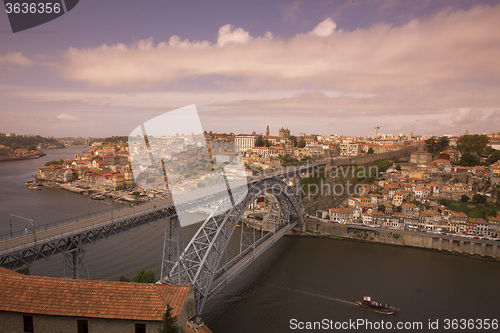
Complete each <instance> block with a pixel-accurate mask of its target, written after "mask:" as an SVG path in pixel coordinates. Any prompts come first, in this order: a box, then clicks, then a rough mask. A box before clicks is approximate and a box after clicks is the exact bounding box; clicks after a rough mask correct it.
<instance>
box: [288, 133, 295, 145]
mask: <svg viewBox="0 0 500 333" xmlns="http://www.w3.org/2000/svg"><path fill="white" fill-rule="evenodd" d="M289 139H290V142H291V143H292V146H294V147H297V137H296V136H293V135H290V137H289Z"/></svg>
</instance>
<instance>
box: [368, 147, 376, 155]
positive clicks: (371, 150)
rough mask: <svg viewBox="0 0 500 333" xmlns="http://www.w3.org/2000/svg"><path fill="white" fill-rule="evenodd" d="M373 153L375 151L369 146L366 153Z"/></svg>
mask: <svg viewBox="0 0 500 333" xmlns="http://www.w3.org/2000/svg"><path fill="white" fill-rule="evenodd" d="M374 153H375V152H374V151H373V148H372V147H370V149H368V152H367V154H374Z"/></svg>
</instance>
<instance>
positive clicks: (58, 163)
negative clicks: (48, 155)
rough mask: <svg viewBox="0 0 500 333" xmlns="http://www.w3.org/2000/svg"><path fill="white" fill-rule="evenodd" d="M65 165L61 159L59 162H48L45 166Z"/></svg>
mask: <svg viewBox="0 0 500 333" xmlns="http://www.w3.org/2000/svg"><path fill="white" fill-rule="evenodd" d="M63 163H64V160H63V159H62V158H61V159H58V160H53V161H48V162H47V163H45V166H49V165H61V164H63Z"/></svg>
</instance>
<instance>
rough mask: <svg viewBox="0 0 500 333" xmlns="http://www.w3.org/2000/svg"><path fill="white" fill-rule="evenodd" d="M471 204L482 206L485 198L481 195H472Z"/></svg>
mask: <svg viewBox="0 0 500 333" xmlns="http://www.w3.org/2000/svg"><path fill="white" fill-rule="evenodd" d="M472 202H474V203H477V204H484V203H486V196H485V195H481V194H479V193H477V194H474V196H473V197H472Z"/></svg>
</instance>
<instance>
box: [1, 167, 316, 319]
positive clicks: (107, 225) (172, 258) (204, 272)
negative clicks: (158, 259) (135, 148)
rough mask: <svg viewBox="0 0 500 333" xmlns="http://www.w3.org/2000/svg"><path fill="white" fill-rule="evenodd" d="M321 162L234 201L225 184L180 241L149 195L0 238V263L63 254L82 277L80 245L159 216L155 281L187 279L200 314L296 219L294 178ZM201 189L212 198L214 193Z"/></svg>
mask: <svg viewBox="0 0 500 333" xmlns="http://www.w3.org/2000/svg"><path fill="white" fill-rule="evenodd" d="M324 165H325V164H324V163H323V162H320V163H315V164H311V165H307V166H302V167H294V168H287V169H284V170H280V171H279V172H276V173H272V174H267V175H263V176H261V177H254V178H251V179H250V180H249V182H248V184H247V185H245V188H244V189H245V190H246V195H245V196H244V197H243V199H242V200H241V201H239V202H235V201H234V200H233V194H235V193H231V192H238V191H239V190H240V189H242V188H236V189H234V188H233V189H231V190H229V194H230V195H229V199H230V200H229V202H228V199H227V198H226V199H225V200H222V201H221V202H220V205H219V207H217V208H216V209H215V211H214V212H213V213H212V214H211V215H210V216H209V217H208V218H207V219H206V220H205V221H204V223H203V224H202V225H201V227H200V228H199V230H198V231H197V232H196V234H195V235H194V237H193V238H192V239H191V241H190V242H189V243H188V245H187V246H186V247H184V244H183V240H182V231H181V226H180V224H179V218H178V215H177V212H176V210H175V208H174V205H173V203H172V201H171V200H170V201H161V202H160V201H157V202H150V203H146V204H143V205H140V206H136V207H133V208H129V209H127V210H123V211H120V212H115V213H114V215H113V212H111V214H105V215H102V216H96V217H93V218H89V219H86V220H82V221H79V222H75V223H70V224H64V225H60V226H56V227H52V228H47V229H46V230H39V231H37V232H36V234H35V232H33V233H32V234H25V235H22V236H19V237H12V238H8V239H6V240H2V241H0V265H1V266H4V267H7V268H11V269H13V268H16V267H20V266H23V265H30V264H31V263H33V262H34V261H35V260H39V259H43V258H45V259H46V258H48V257H50V256H52V255H55V254H58V253H63V254H64V256H65V260H64V262H65V264H64V273H63V275H64V276H65V277H72V278H79V277H81V276H84V277H85V276H86V277H88V270H87V269H86V265H85V260H84V257H85V249H84V248H83V247H84V246H85V245H87V244H91V243H95V242H96V241H98V240H101V239H107V238H108V237H110V236H112V235H116V234H119V233H121V232H124V231H127V230H130V229H133V228H136V227H139V226H142V225H145V224H147V223H150V222H153V221H157V220H161V219H162V220H165V221H166V228H165V241H164V248H163V259H162V268H161V280H160V281H161V282H162V283H170V284H191V285H193V286H194V289H195V297H196V311H197V313H198V314H201V313H202V311H203V308H204V306H205V304H206V301H208V300H209V299H210V298H211V297H213V296H214V295H215V294H216V293H217V292H218V291H220V290H221V289H222V288H223V287H224V286H225V285H227V283H229V281H231V280H232V279H234V277H236V276H237V275H238V273H240V272H241V271H242V270H243V269H244V268H245V267H247V266H248V265H249V264H250V263H251V262H252V261H254V260H255V259H256V258H257V257H258V256H260V255H261V254H262V253H264V252H265V251H266V250H267V249H268V248H269V247H270V246H271V245H273V244H274V243H275V242H276V241H277V240H279V239H280V238H281V237H282V236H283V235H285V234H286V233H287V232H288V231H290V230H291V229H293V228H295V227H296V226H298V225H301V224H302V216H303V211H302V206H301V201H300V191H299V190H300V178H301V176H302V175H303V174H305V173H308V172H312V171H315V170H317V169H318V168H321V167H323V166H324ZM297 194H298V195H297ZM207 195H209V196H216V195H217V193H209V194H207ZM257 198H260V199H262V198H265V200H266V202H267V208H268V209H267V211H266V212H265V213H266V215H267V217H268V218H267V222H265V221H264V220H262V221H257V220H256V218H255V216H256V214H255V213H256V209H257V210H258V208H256V206H257V203H256V202H257ZM212 199H213V198H212ZM202 201H203V199H202V198H197V199H195V200H186V202H184V203H183V204H184V205H185V206H187V207H189V206H192V207H198V206H199V205H200V204H203V202H202ZM184 208H185V207H184ZM110 215H111V216H110ZM249 216H252V217H249ZM269 220H271V221H269ZM236 230H238V232H235V231H236ZM235 235H238V237H239V251H237V253H234V252H235V251H234V250H231V251H229V250H228V245H229V243H230V239H231V238H232V236H233V240H232V242H234V237H236V236H235ZM233 247H234V246H233ZM229 252H231V253H229Z"/></svg>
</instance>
